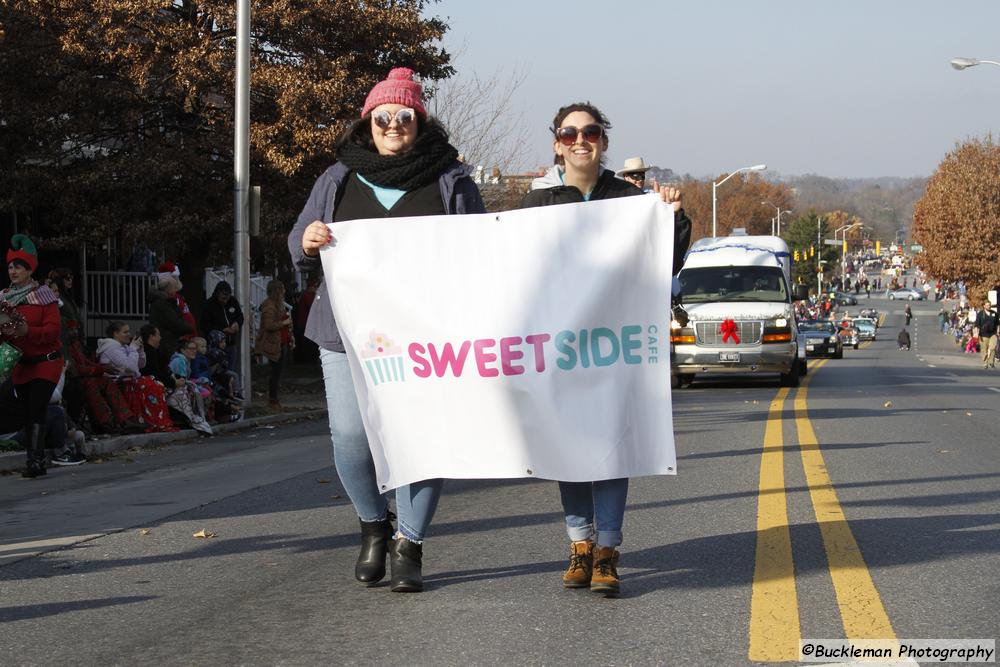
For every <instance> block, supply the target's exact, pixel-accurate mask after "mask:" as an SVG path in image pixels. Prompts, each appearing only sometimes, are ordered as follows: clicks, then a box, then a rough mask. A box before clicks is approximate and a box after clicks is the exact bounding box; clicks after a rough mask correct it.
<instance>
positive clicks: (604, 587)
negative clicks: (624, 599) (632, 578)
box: [590, 547, 621, 598]
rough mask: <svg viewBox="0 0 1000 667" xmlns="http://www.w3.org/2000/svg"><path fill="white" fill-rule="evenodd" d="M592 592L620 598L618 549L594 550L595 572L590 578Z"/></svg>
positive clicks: (600, 548) (599, 548) (604, 548)
mask: <svg viewBox="0 0 1000 667" xmlns="http://www.w3.org/2000/svg"><path fill="white" fill-rule="evenodd" d="M590 590H592V591H595V592H597V593H604V595H605V597H609V598H616V597H618V593H619V592H620V590H621V580H620V579H619V578H618V549H615V548H614V547H597V548H596V549H594V572H593V574H592V575H591V577H590Z"/></svg>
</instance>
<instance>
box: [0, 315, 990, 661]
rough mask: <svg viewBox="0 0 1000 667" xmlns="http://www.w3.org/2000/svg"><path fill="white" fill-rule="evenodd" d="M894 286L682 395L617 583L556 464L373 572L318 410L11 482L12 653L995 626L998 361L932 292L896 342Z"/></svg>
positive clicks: (650, 644) (756, 652) (758, 644)
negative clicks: (594, 554) (844, 337)
mask: <svg viewBox="0 0 1000 667" xmlns="http://www.w3.org/2000/svg"><path fill="white" fill-rule="evenodd" d="M872 303H874V304H875V305H877V306H878V307H880V308H882V309H883V310H886V311H887V312H888V314H887V318H886V322H885V326H884V327H883V329H882V330H881V332H880V334H881V335H880V338H879V340H877V341H875V342H874V343H867V344H862V347H861V349H859V350H846V351H845V357H844V359H842V360H832V361H829V362H822V363H816V362H814V361H810V367H811V368H810V373H809V375H808V376H807V378H808V382H807V383H806V384H805V386H803V387H800V388H799V389H792V390H779V389H778V388H777V383H776V382H775V381H771V380H765V379H759V380H753V381H750V382H741V383H737V382H731V381H726V382H696V383H695V384H694V385H693V387H691V388H688V389H683V390H680V391H676V392H675V393H674V401H675V405H674V412H675V420H676V438H677V451H678V455H679V460H678V467H679V474H678V475H677V476H676V477H655V478H644V479H638V480H633V482H632V486H631V489H630V495H629V503H630V504H629V511H628V513H627V515H626V525H625V533H626V536H625V540H626V541H625V544H624V545H623V548H622V552H623V553H622V566H621V574H622V576H623V586H624V591H625V594H624V596H623V597H622V598H620V599H617V600H609V599H604V598H601V597H598V596H595V595H592V594H591V593H590V592H589V591H586V590H574V591H570V590H564V589H563V588H562V586H561V581H560V575H561V571H562V569H563V567H564V561H565V557H566V551H567V543H566V539H565V533H564V530H563V528H562V521H561V512H560V507H559V500H558V494H557V490H556V485H555V484H554V483H551V482H545V481H536V480H531V481H452V482H448V483H447V484H446V487H445V495H444V497H443V498H442V501H441V504H440V507H439V510H438V513H437V516H436V519H435V523H434V526H433V527H432V532H431V536H430V537H429V539H428V541H427V543H426V545H425V565H424V573H425V577H426V583H427V590H426V591H425V592H424V593H422V594H419V595H402V594H393V593H391V592H389V590H388V588H387V587H386V586H384V585H383V586H379V587H376V588H373V589H366V588H363V587H361V586H360V585H358V584H357V583H356V582H355V581H354V580H353V576H352V573H353V562H354V558H355V556H356V548H357V547H356V545H357V540H358V535H357V518H356V516H355V515H354V514H353V511H352V509H351V506H350V504H349V503H348V501H347V500H346V497H345V494H344V493H343V490H342V489H341V487H340V485H339V482H338V481H337V478H336V473H335V471H334V470H333V469H332V468H331V467H330V460H329V443H328V436H327V432H326V427H325V423H324V422H322V421H315V422H308V423H300V424H294V425H290V426H284V427H278V428H272V429H258V430H255V431H252V432H249V433H246V432H245V433H241V434H238V435H233V436H228V437H223V438H218V439H215V440H213V441H212V442H199V443H197V444H192V445H180V446H173V447H168V448H164V449H161V450H155V451H151V452H145V453H135V454H132V455H131V456H130V457H128V458H126V457H120V458H117V459H113V460H111V461H109V462H107V463H104V464H101V465H87V466H82V467H80V468H76V469H64V470H56V471H54V472H53V473H52V474H50V475H49V476H48V477H47V478H46V479H45V480H44V481H35V482H28V481H22V480H20V479H17V478H15V477H3V478H0V506H2V509H3V517H2V522H0V646H2V647H3V651H4V653H3V663H4V664H9V665H32V664H38V665H56V664H70V663H72V664H80V665H97V664H100V665H140V664H143V665H145V664H156V665H201V664H206V665H207V664H211V665H237V664H248V665H272V664H274V665H315V664H359V663H364V664H396V663H401V662H404V663H405V662H412V663H415V664H421V665H423V664H433V665H466V664H505V665H506V664H524V665H542V664H546V665H548V664H570V663H573V664H584V663H587V664H636V665H645V664H669V665H742V664H755V663H756V664H759V663H781V662H786V663H787V662H792V663H797V662H798V660H797V655H798V654H797V648H798V642H799V640H800V639H804V638H842V637H851V638H864V637H866V636H875V637H880V638H887V637H888V638H892V637H895V638H898V639H903V638H939V637H941V638H996V637H997V634H998V632H997V629H998V628H1000V602H998V597H1000V596H998V592H1000V591H998V584H997V581H996V572H997V571H998V570H1000V491H998V488H1000V486H998V480H1000V445H998V442H1000V438H998V436H1000V415H998V412H997V409H996V408H997V405H998V402H1000V374H998V373H1000V372H998V371H994V372H987V371H983V370H981V369H980V368H979V364H978V363H977V360H975V359H972V358H971V357H968V356H963V355H960V354H958V353H957V352H956V347H955V345H954V344H953V343H951V342H949V341H948V340H947V339H946V338H945V337H943V336H941V335H940V334H938V333H936V320H935V319H934V314H935V313H936V312H937V305H935V304H933V303H930V304H926V303H922V304H915V305H914V306H913V309H914V312H915V315H916V317H915V327H914V329H915V343H916V344H915V348H914V351H912V352H909V353H907V352H902V351H899V350H897V349H896V345H895V333H896V331H898V328H899V326H900V325H901V323H902V309H903V307H904V304H902V303H899V302H895V303H890V302H888V301H881V300H876V299H873V300H872ZM200 530H205V531H208V532H210V533H214V534H215V535H216V536H215V537H212V538H206V539H199V538H195V537H193V534H194V533H196V532H197V531H200ZM67 544H69V545H72V546H68V547H64V548H58V549H56V550H49V551H46V550H48V549H52V548H53V546H60V545H67ZM39 551H45V553H43V554H42V555H32V554H37V553H38V552H39Z"/></svg>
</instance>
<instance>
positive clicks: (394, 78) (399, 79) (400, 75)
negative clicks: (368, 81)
mask: <svg viewBox="0 0 1000 667" xmlns="http://www.w3.org/2000/svg"><path fill="white" fill-rule="evenodd" d="M423 92H424V89H423V87H422V86H421V85H420V84H419V83H417V82H416V81H414V80H413V70H412V69H410V68H409V67H397V68H395V69H394V70H392V71H391V72H389V76H387V77H386V78H385V81H379V82H378V83H376V84H375V87H374V88H372V90H371V92H370V93H368V97H367V99H365V107H364V109H362V110H361V116H362V117H364V116H367V115H368V113H369V112H370V111H371V110H372V109H374V108H375V107H377V106H379V105H380V104H402V105H404V106H408V107H410V108H411V109H413V110H414V111H416V112H417V113H419V114H420V115H421V116H424V117H426V116H427V110H426V109H424V103H423V101H422V100H421V99H420V98H421V96H422V95H423Z"/></svg>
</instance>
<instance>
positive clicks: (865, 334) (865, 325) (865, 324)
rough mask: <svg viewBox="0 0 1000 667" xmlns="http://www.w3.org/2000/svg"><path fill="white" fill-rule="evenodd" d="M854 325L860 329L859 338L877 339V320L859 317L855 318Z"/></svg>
mask: <svg viewBox="0 0 1000 667" xmlns="http://www.w3.org/2000/svg"><path fill="white" fill-rule="evenodd" d="M854 326H855V327H856V328H857V330H858V338H859V339H860V340H875V332H876V330H877V329H878V327H877V326H876V325H875V320H869V319H868V318H865V317H857V318H855V319H854Z"/></svg>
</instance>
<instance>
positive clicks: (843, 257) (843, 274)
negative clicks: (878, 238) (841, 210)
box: [833, 222, 865, 289]
mask: <svg viewBox="0 0 1000 667" xmlns="http://www.w3.org/2000/svg"><path fill="white" fill-rule="evenodd" d="M858 225H860V226H861V227H864V226H865V225H864V223H861V222H852V223H851V224H849V225H843V226H841V227H838V228H837V229H835V230H834V232H833V240H834V241H836V240H837V234H838V233H840V231H841V230H843V232H844V238H843V240H842V243H841V251H840V286H841V288H842V289H846V288H845V287H844V283H845V281H846V280H847V248H845V247H844V246H846V245H847V232H849V231H851V230H852V229H854V228H855V227H857V226H858Z"/></svg>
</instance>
